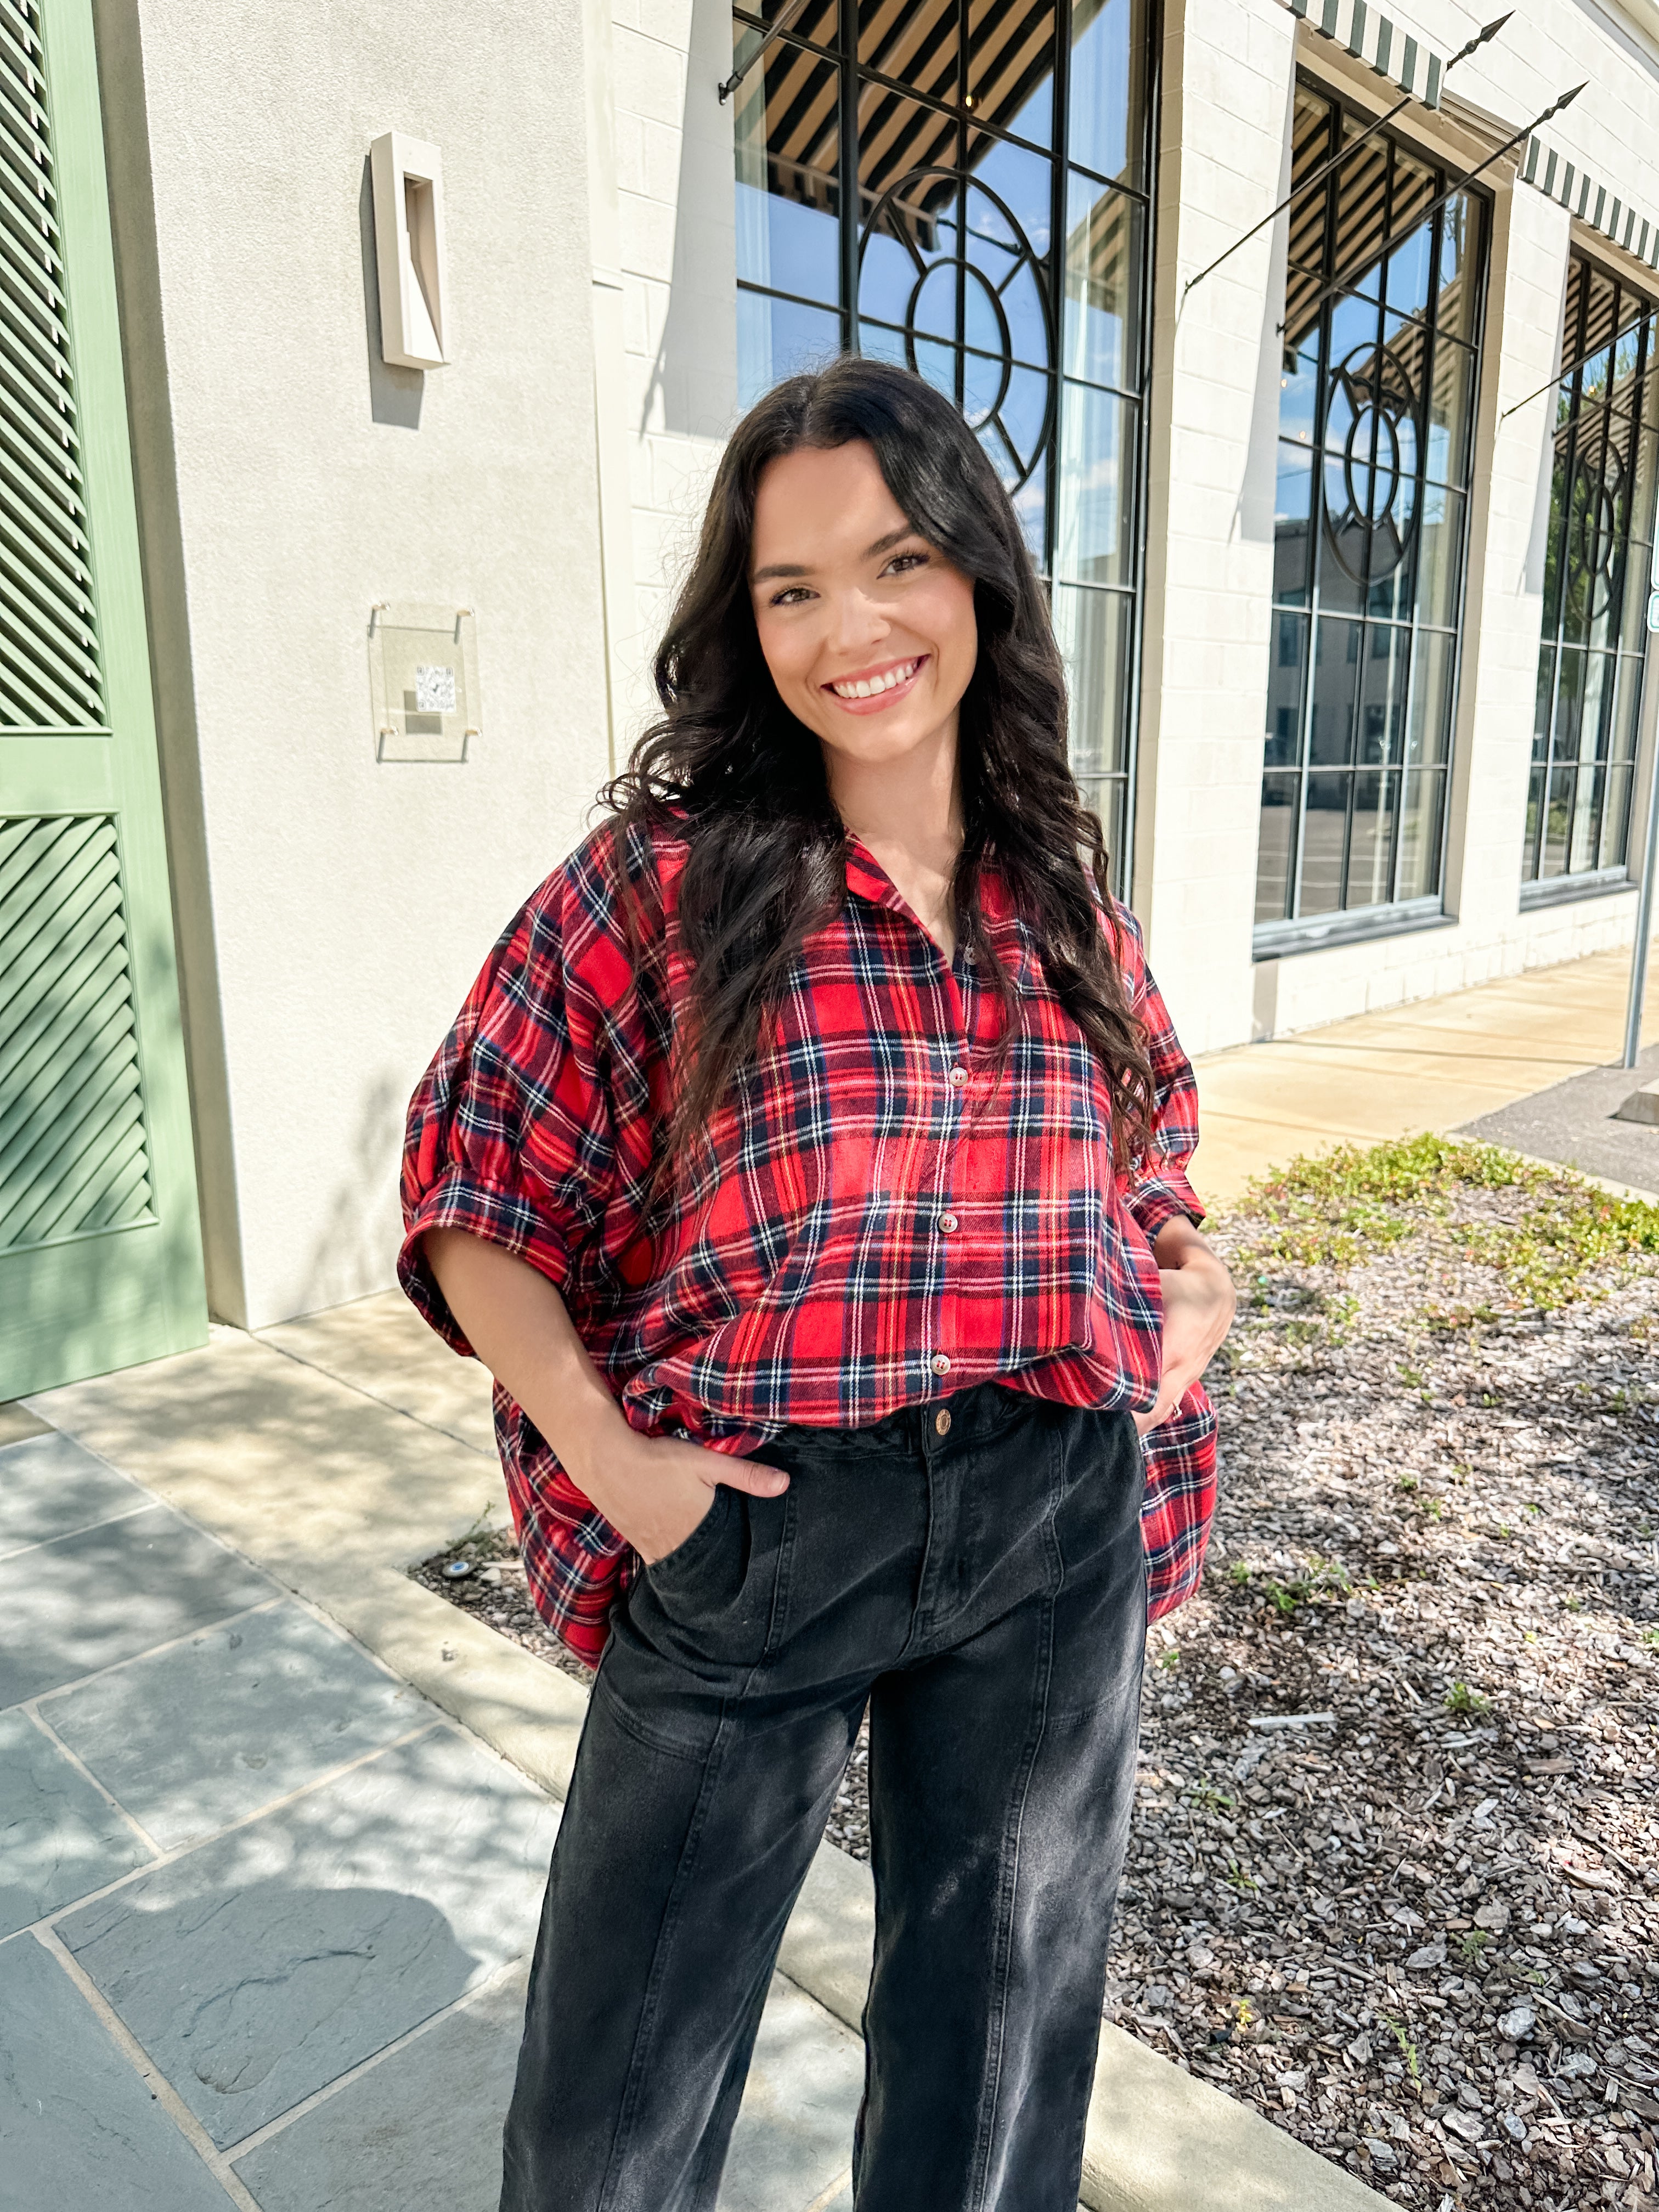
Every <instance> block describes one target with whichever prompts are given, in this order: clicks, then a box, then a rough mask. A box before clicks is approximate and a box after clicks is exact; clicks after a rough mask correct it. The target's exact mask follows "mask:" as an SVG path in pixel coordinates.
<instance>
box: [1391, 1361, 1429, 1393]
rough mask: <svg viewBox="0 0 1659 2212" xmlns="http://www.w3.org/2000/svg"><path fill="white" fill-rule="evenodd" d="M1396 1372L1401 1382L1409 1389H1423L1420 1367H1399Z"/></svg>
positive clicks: (1422, 1376)
mask: <svg viewBox="0 0 1659 2212" xmlns="http://www.w3.org/2000/svg"><path fill="white" fill-rule="evenodd" d="M1396 1371H1397V1372H1398V1374H1399V1376H1400V1379H1401V1382H1402V1383H1405V1384H1406V1385H1407V1387H1408V1388H1409V1389H1413V1390H1420V1389H1422V1388H1423V1383H1424V1380H1425V1377H1424V1374H1423V1370H1422V1369H1421V1368H1420V1367H1401V1368H1400V1369H1398V1370H1396Z"/></svg>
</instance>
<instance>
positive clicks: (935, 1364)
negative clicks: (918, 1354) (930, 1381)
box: [927, 1352, 951, 1375]
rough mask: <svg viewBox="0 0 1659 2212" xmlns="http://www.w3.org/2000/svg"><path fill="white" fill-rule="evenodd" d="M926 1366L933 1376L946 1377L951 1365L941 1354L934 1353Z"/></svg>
mask: <svg viewBox="0 0 1659 2212" xmlns="http://www.w3.org/2000/svg"><path fill="white" fill-rule="evenodd" d="M927 1364H928V1365H929V1366H930V1367H931V1368H932V1369H933V1372H934V1374H935V1375H948V1374H949V1373H950V1371H951V1363H950V1361H949V1359H947V1358H946V1357H945V1354H944V1353H943V1352H935V1353H934V1354H933V1358H931V1359H930V1360H929V1361H928V1363H927Z"/></svg>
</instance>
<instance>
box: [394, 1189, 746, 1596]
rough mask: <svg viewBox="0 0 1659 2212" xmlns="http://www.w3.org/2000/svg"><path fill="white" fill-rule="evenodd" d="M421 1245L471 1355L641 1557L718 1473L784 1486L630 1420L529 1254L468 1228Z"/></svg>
mask: <svg viewBox="0 0 1659 2212" xmlns="http://www.w3.org/2000/svg"><path fill="white" fill-rule="evenodd" d="M424 1249H425V1254H426V1261H427V1265H428V1267H430V1268H431V1270H432V1273H433V1274H434V1275H435V1277H436V1279H437V1282H438V1287H439V1289H440V1290H441V1291H442V1292H443V1294H444V1297H446V1298H447V1301H448V1303H449V1308H450V1311H451V1312H452V1313H453V1315H454V1316H455V1319H456V1321H457V1322H459V1325H460V1328H461V1329H462V1331H463V1333H464V1334H465V1337H466V1339H467V1341H468V1342H469V1343H470V1344H471V1346H472V1348H473V1350H474V1351H475V1352H477V1355H478V1357H479V1358H480V1359H482V1360H483V1364H484V1365H485V1366H486V1367H488V1368H489V1371H490V1373H491V1374H492V1375H494V1376H495V1378H496V1380H497V1381H498V1382H499V1383H501V1385H502V1387H503V1388H504V1389H506V1390H507V1391H508V1392H510V1394H511V1395H512V1396H513V1398H514V1399H516V1400H517V1401H518V1403H519V1404H520V1406H522V1407H523V1408H524V1410H525V1412H526V1413H527V1414H528V1415H529V1416H530V1418H531V1419H532V1421H533V1422H534V1423H535V1425H536V1426H537V1427H538V1429H539V1430H540V1431H541V1432H542V1434H543V1435H544V1437H546V1439H547V1441H548V1443H550V1445H551V1446H552V1448H553V1450H554V1451H555V1453H556V1455H557V1456H558V1459H559V1462H560V1464H561V1465H562V1467H563V1468H564V1469H565V1471H566V1473H567V1474H568V1475H569V1477H570V1479H571V1480H572V1481H573V1482H574V1484H575V1486H576V1487H577V1488H578V1489H579V1490H580V1491H581V1492H582V1493H583V1495H584V1496H585V1497H587V1498H591V1499H592V1502H593V1504H595V1505H596V1506H597V1507H598V1508H599V1511H600V1512H601V1513H603V1514H604V1516H605V1519H606V1520H607V1521H608V1522H610V1523H611V1527H612V1528H616V1529H618V1530H619V1531H620V1532H621V1534H623V1535H624V1536H625V1537H626V1538H627V1539H628V1541H629V1543H630V1544H631V1545H632V1546H633V1547H634V1549H635V1551H636V1552H637V1553H639V1554H640V1557H641V1559H644V1560H645V1562H646V1564H647V1565H650V1563H651V1562H652V1561H653V1559H661V1558H663V1557H664V1556H665V1553H669V1552H671V1551H673V1550H674V1549H675V1547H677V1546H678V1545H680V1544H683V1543H684V1541H685V1539H686V1538H687V1537H688V1536H689V1535H690V1534H691V1532H692V1530H693V1529H694V1528H696V1525H697V1523H698V1522H700V1521H701V1520H702V1517H703V1516H704V1515H705V1514H706V1513H707V1512H708V1509H709V1507H710V1506H711V1505H712V1504H713V1503H714V1486H715V1485H716V1484H717V1483H721V1482H724V1483H726V1484H727V1485H729V1486H730V1487H731V1488H732V1489H733V1490H746V1491H748V1492H750V1493H751V1494H752V1495H753V1496H755V1497H757V1498H775V1497H776V1496H777V1494H778V1492H780V1491H782V1490H787V1488H788V1486H789V1478H788V1476H787V1474H783V1473H782V1472H781V1470H780V1469H779V1468H771V1467H759V1466H757V1465H756V1463H755V1462H753V1461H752V1460H743V1459H734V1458H732V1457H731V1456H729V1455H727V1454H726V1453H724V1452H714V1451H705V1450H704V1449H703V1448H702V1445H700V1444H692V1443H684V1442H683V1441H682V1440H681V1439H680V1438H679V1437H642V1436H641V1435H640V1434H639V1433H638V1431H635V1430H634V1429H632V1428H630V1427H629V1424H628V1421H627V1419H626V1418H625V1417H624V1415H623V1410H622V1408H621V1407H620V1406H618V1405H617V1401H616V1400H615V1398H613V1397H612V1396H611V1392H610V1390H609V1389H607V1388H606V1387H605V1381H604V1378H603V1377H602V1376H601V1375H600V1373H599V1369H598V1368H597V1367H595V1366H594V1364H593V1362H592V1360H591V1359H590V1358H588V1356H587V1352H586V1347H585V1346H583V1343H582V1340H581V1339H580V1337H579V1336H578V1335H577V1334H576V1331H575V1327H574V1323H573V1322H572V1321H571V1319H570V1316H569V1314H568V1312H567V1311H566V1310H565V1303H564V1300H563V1299H562V1297H560V1296H559V1293H558V1292H557V1291H556V1290H555V1289H554V1287H553V1285H552V1284H551V1283H550V1282H549V1281H548V1279H547V1278H546V1276H545V1275H544V1274H541V1273H538V1270H537V1269H536V1268H534V1267H531V1266H530V1265H529V1263H528V1262H527V1261H524V1260H519V1259H515V1258H514V1257H513V1254H512V1253H510V1252H508V1251H506V1250H504V1249H502V1247H501V1245H499V1244H491V1243H486V1242H485V1240H484V1239H483V1237H474V1236H471V1235H470V1234H469V1233H468V1231H465V1230H464V1229H434V1230H430V1231H428V1233H427V1237H426V1239H425V1248H424Z"/></svg>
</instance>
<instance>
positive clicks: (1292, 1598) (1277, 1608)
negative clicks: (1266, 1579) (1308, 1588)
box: [1264, 1583, 1301, 1615]
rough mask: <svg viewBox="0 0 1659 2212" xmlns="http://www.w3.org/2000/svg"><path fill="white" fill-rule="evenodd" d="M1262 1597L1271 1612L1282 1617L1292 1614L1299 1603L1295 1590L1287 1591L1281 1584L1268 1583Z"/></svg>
mask: <svg viewBox="0 0 1659 2212" xmlns="http://www.w3.org/2000/svg"><path fill="white" fill-rule="evenodd" d="M1264 1595H1265V1596H1266V1598H1267V1602H1268V1604H1269V1605H1270V1606H1272V1607H1273V1611H1274V1612H1275V1613H1280V1614H1283V1615H1288V1614H1290V1613H1294V1612H1295V1611H1296V1608H1297V1606H1298V1605H1299V1604H1300V1603H1301V1600H1300V1598H1299V1597H1298V1596H1297V1593H1296V1590H1295V1589H1294V1588H1289V1589H1287V1588H1286V1586H1285V1584H1284V1583H1268V1584H1267V1589H1266V1591H1265V1592H1264Z"/></svg>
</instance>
